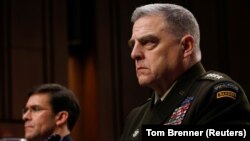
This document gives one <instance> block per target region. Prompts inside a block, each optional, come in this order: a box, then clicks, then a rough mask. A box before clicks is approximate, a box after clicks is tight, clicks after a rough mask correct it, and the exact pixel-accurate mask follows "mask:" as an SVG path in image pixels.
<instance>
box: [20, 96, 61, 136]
mask: <svg viewBox="0 0 250 141" xmlns="http://www.w3.org/2000/svg"><path fill="white" fill-rule="evenodd" d="M25 109H26V110H25V111H24V114H23V120H24V121H25V123H24V129H25V138H26V139H27V140H28V141H44V140H45V139H46V138H47V137H48V136H49V135H50V134H51V133H52V132H53V131H54V129H55V127H56V125H55V115H54V114H53V112H52V110H51V106H50V104H49V97H48V95H47V94H35V95H32V96H31V97H30V98H29V99H28V101H27V103H26V107H25Z"/></svg>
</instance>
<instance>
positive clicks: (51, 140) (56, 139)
mask: <svg viewBox="0 0 250 141" xmlns="http://www.w3.org/2000/svg"><path fill="white" fill-rule="evenodd" d="M47 141H73V140H72V138H71V137H70V136H69V135H67V136H64V137H63V138H61V137H60V135H57V134H56V135H51V136H49V137H48V139H47Z"/></svg>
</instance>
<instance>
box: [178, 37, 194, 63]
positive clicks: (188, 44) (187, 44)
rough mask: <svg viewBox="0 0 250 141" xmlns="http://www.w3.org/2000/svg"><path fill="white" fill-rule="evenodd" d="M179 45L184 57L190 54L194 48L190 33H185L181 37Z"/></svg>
mask: <svg viewBox="0 0 250 141" xmlns="http://www.w3.org/2000/svg"><path fill="white" fill-rule="evenodd" d="M181 47H182V48H183V52H184V56H183V57H184V58H185V57H187V56H189V55H191V54H192V53H193V50H194V38H193V36H191V35H185V36H183V37H182V38H181Z"/></svg>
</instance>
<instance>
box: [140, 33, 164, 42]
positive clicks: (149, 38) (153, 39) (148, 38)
mask: <svg viewBox="0 0 250 141" xmlns="http://www.w3.org/2000/svg"><path fill="white" fill-rule="evenodd" d="M138 40H139V41H140V42H141V43H143V42H147V41H151V42H158V41H159V38H157V37H156V36H154V35H151V34H150V35H146V36H143V37H141V38H139V39H138Z"/></svg>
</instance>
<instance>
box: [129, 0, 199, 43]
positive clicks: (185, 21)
mask: <svg viewBox="0 0 250 141" xmlns="http://www.w3.org/2000/svg"><path fill="white" fill-rule="evenodd" d="M147 15H162V16H164V17H165V19H166V23H167V24H166V25H168V27H167V28H168V31H169V32H170V33H171V34H173V35H175V36H176V37H177V38H181V37H183V36H184V35H186V34H190V35H192V36H193V37H194V42H195V46H196V47H199V46H200V29H199V25H198V22H197V21H196V18H195V17H194V15H193V14H192V13H191V12H190V11H189V10H187V9H186V8H184V7H182V6H179V5H175V4H160V3H157V4H148V5H144V6H140V7H137V8H136V9H135V10H134V12H133V14H132V17H131V22H132V23H134V22H135V21H136V20H138V19H139V18H141V17H143V16H147Z"/></svg>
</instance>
